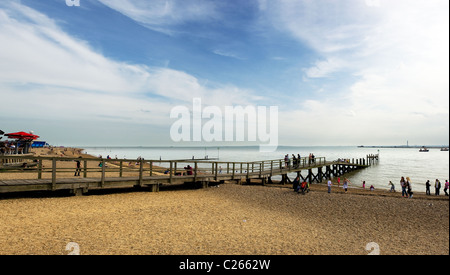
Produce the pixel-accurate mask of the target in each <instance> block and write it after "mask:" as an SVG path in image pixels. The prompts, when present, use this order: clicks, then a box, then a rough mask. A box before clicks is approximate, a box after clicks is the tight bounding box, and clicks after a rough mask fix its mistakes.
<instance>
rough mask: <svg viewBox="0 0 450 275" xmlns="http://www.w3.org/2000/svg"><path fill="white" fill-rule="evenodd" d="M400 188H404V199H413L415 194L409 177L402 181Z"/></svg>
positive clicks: (403, 178)
mask: <svg viewBox="0 0 450 275" xmlns="http://www.w3.org/2000/svg"><path fill="white" fill-rule="evenodd" d="M400 186H401V188H402V197H403V198H410V199H412V197H413V195H414V192H413V191H412V184H411V179H410V178H409V177H406V179H405V177H402V178H401V179H400ZM391 188H392V187H391Z"/></svg>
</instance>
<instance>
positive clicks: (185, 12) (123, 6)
mask: <svg viewBox="0 0 450 275" xmlns="http://www.w3.org/2000/svg"><path fill="white" fill-rule="evenodd" d="M99 1H100V2H102V3H103V4H104V5H106V6H108V7H110V8H112V9H114V10H117V11H118V12H120V13H122V14H124V15H126V16H128V17H130V18H131V19H133V20H135V21H136V22H138V23H141V24H142V25H144V26H146V27H148V28H150V29H153V30H155V31H160V32H164V33H168V34H172V33H173V32H174V30H173V26H175V25H178V24H183V23H187V22H191V21H197V22H199V21H200V22H201V21H208V20H211V19H217V18H218V16H219V14H218V13H217V12H216V7H215V5H214V2H212V1H206V0H182V1H179V0H155V1H147V0H133V1H132V0H99Z"/></svg>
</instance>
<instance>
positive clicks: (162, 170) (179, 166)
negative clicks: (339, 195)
mask: <svg viewBox="0 0 450 275" xmlns="http://www.w3.org/2000/svg"><path fill="white" fill-rule="evenodd" d="M6 158H7V159H12V160H17V161H19V160H20V161H21V165H20V166H17V165H16V166H8V165H6V164H5V165H3V166H0V180H1V179H2V173H21V174H28V175H29V174H33V173H34V174H36V176H35V177H34V178H35V179H36V178H37V179H42V178H49V177H51V178H52V180H53V181H55V182H56V179H57V178H62V177H66V178H67V177H74V176H75V173H77V174H78V173H79V176H80V177H84V178H87V177H97V178H98V177H100V178H101V179H102V181H103V180H104V179H105V178H106V177H125V176H127V177H130V176H134V177H136V176H137V177H139V178H140V179H142V178H143V177H153V176H164V177H169V178H170V179H172V178H174V177H179V176H191V177H192V176H193V177H194V180H195V179H196V177H197V176H198V175H213V176H214V178H216V179H217V178H220V176H221V175H231V176H232V177H233V178H234V176H235V175H245V174H247V175H250V174H252V175H255V174H259V175H262V174H270V175H273V174H274V172H277V174H279V172H280V171H282V170H283V171H291V170H298V169H302V168H308V167H312V166H319V165H324V164H325V163H326V159H325V158H323V157H320V158H315V160H314V162H312V161H310V160H309V159H307V158H302V159H300V160H299V161H296V162H293V161H292V160H290V161H289V162H285V160H284V159H276V160H264V161H254V162H221V161H204V160H144V159H138V160H130V159H103V158H70V157H34V156H24V155H23V156H22V155H21V156H0V160H2V159H6ZM77 161H79V162H80V168H79V169H77V166H76V162H77ZM16 163H17V162H16ZM69 163H70V165H69ZM189 166H190V167H191V168H190V169H187V167H189ZM70 173H71V174H72V175H70ZM47 174H50V175H51V176H46V175H47Z"/></svg>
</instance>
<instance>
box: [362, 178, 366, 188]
mask: <svg viewBox="0 0 450 275" xmlns="http://www.w3.org/2000/svg"><path fill="white" fill-rule="evenodd" d="M362 187H363V189H366V181H365V180H363V185H362Z"/></svg>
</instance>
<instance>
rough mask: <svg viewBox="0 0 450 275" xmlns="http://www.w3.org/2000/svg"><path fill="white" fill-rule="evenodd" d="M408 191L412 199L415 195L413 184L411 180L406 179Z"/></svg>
mask: <svg viewBox="0 0 450 275" xmlns="http://www.w3.org/2000/svg"><path fill="white" fill-rule="evenodd" d="M406 189H407V193H408V196H409V198H410V199H412V197H413V194H414V193H413V191H412V183H411V179H410V178H409V177H406Z"/></svg>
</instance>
